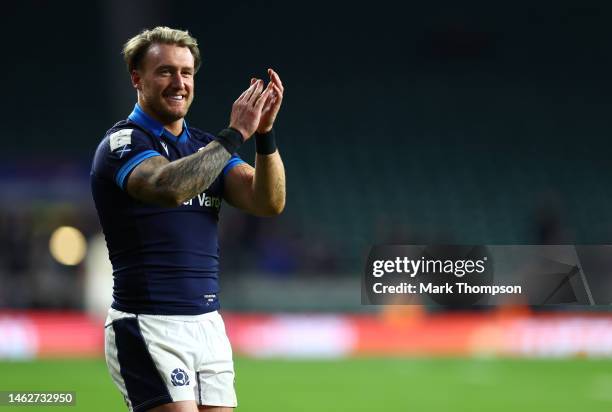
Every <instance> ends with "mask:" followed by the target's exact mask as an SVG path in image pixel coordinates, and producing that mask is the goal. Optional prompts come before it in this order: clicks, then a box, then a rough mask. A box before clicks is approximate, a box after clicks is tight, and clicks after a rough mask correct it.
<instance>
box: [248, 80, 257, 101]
mask: <svg viewBox="0 0 612 412" xmlns="http://www.w3.org/2000/svg"><path fill="white" fill-rule="evenodd" d="M257 86H259V82H258V81H255V83H253V84H252V85H251V86H250V87H249V88H248V89H246V93H245V95H244V100H245V101H247V102H248V101H249V100H251V98H252V96H253V93H255V91H256V90H257Z"/></svg>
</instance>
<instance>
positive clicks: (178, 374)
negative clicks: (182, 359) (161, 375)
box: [170, 368, 189, 386]
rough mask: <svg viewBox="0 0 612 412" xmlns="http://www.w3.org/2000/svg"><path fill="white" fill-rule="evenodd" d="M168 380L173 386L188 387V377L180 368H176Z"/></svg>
mask: <svg viewBox="0 0 612 412" xmlns="http://www.w3.org/2000/svg"><path fill="white" fill-rule="evenodd" d="M170 380H171V381H172V384H173V385H174V386H185V385H189V375H188V374H187V372H185V371H184V370H182V369H181V368H176V369H175V370H173V371H172V373H171V374H170Z"/></svg>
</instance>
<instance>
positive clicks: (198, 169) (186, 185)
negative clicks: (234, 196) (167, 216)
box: [156, 141, 232, 201]
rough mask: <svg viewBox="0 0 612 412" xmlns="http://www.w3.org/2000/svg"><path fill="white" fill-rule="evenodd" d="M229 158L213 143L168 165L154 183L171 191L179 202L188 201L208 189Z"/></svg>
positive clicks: (226, 152) (222, 148) (224, 151)
mask: <svg viewBox="0 0 612 412" xmlns="http://www.w3.org/2000/svg"><path fill="white" fill-rule="evenodd" d="M231 157H232V155H231V154H230V153H229V152H228V151H227V150H226V149H225V148H224V147H223V146H221V145H220V144H219V143H218V142H216V141H213V142H211V143H209V144H208V145H206V147H205V148H204V149H202V150H200V151H199V152H197V153H195V154H193V155H191V156H187V157H184V158H182V159H180V160H176V161H174V162H171V163H168V164H167V165H166V166H165V167H164V169H163V170H162V171H161V172H160V174H159V176H158V179H157V182H156V183H157V184H158V185H159V186H160V187H164V188H168V189H170V190H173V191H174V192H175V193H176V197H177V198H179V199H181V201H186V200H189V199H191V198H193V197H195V196H197V195H198V194H200V193H202V192H203V191H205V190H206V189H208V187H209V186H210V185H211V184H212V182H213V181H214V180H215V179H216V178H217V176H219V173H221V171H222V170H223V167H224V166H225V165H226V163H227V161H228V160H229V159H230V158H231Z"/></svg>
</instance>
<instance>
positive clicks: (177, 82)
mask: <svg viewBox="0 0 612 412" xmlns="http://www.w3.org/2000/svg"><path fill="white" fill-rule="evenodd" d="M194 74H195V68H194V58H193V55H192V54H191V51H190V50H189V49H188V48H187V47H180V46H177V45H173V44H160V43H155V44H153V45H151V47H149V49H148V50H147V52H146V54H145V55H144V57H143V59H142V63H141V65H140V67H139V68H138V69H136V70H133V71H132V84H133V85H134V87H135V88H136V89H137V90H138V103H139V104H140V106H141V107H142V109H143V110H144V111H145V112H146V113H147V114H149V115H151V116H152V117H153V118H155V119H156V120H158V121H159V122H160V123H162V124H163V125H164V126H166V127H167V128H168V129H169V130H170V131H171V132H173V133H174V134H179V133H180V132H181V130H182V119H183V118H184V117H185V116H186V115H187V111H188V110H189V106H191V102H192V101H193V76H194ZM173 129H174V130H173Z"/></svg>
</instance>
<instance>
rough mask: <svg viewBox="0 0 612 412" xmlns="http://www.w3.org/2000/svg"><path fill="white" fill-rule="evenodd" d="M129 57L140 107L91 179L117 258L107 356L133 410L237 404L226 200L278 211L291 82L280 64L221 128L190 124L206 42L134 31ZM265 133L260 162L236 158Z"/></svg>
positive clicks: (114, 135) (97, 161)
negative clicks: (223, 291)
mask: <svg viewBox="0 0 612 412" xmlns="http://www.w3.org/2000/svg"><path fill="white" fill-rule="evenodd" d="M123 54H124V57H125V61H126V63H127V66H128V70H129V72H130V75H131V79H132V85H133V87H134V88H135V89H136V91H137V97H138V103H137V104H136V107H135V108H134V111H133V112H132V113H131V114H130V115H129V117H128V118H127V120H123V121H120V122H119V123H117V124H115V125H114V126H113V127H112V128H111V129H110V130H109V131H108V132H107V133H106V136H105V137H104V139H103V140H102V142H101V143H100V145H99V146H98V149H97V151H96V154H95V157H94V160H93V165H92V172H91V185H92V193H93V197H94V201H95V204H96V208H97V210H98V215H99V217H100V222H101V224H102V228H103V230H104V234H105V237H106V242H107V245H108V250H109V255H110V259H111V262H112V264H113V272H114V273H113V276H114V292H113V298H114V301H113V304H112V307H111V309H110V310H109V316H108V319H107V322H106V326H105V339H106V343H105V348H106V360H107V365H108V368H109V371H110V373H111V376H112V378H113V380H114V382H115V384H116V385H117V386H118V387H119V390H120V391H121V393H122V394H123V396H124V398H125V400H126V403H127V405H128V407H129V409H130V410H132V411H135V412H140V411H146V410H152V411H164V412H166V411H181V412H183V411H197V410H207V411H209V410H210V411H228V410H231V409H233V407H235V406H236V404H237V403H236V395H235V392H234V368H233V362H232V351H231V347H230V345H229V341H228V339H227V336H226V334H225V327H224V325H223V321H222V319H221V317H220V315H219V314H218V313H217V309H218V308H219V301H218V296H217V295H218V292H219V285H218V259H219V255H218V242H217V221H218V214H219V208H220V205H221V199H222V198H223V199H225V200H226V201H227V202H228V203H230V204H231V205H233V206H235V207H238V208H240V209H242V210H244V211H246V212H248V213H252V214H254V215H258V216H270V215H276V214H279V213H280V212H281V211H282V210H283V208H284V204H285V173H284V168H283V163H282V160H281V157H280V155H279V153H278V151H277V150H276V145H275V141H274V132H273V129H272V126H273V124H274V120H275V118H276V115H277V113H278V111H279V109H280V106H281V103H282V99H283V85H282V83H281V80H280V78H279V76H278V74H276V73H275V72H274V71H273V70H272V69H269V70H268V74H269V76H270V81H269V83H268V85H267V86H266V87H264V82H263V81H262V80H259V79H251V85H250V87H249V88H248V89H246V90H245V91H244V93H242V94H241V95H240V97H238V99H237V100H236V101H235V102H234V104H233V106H232V110H231V115H230V123H229V127H228V128H227V129H224V130H222V131H221V132H219V133H218V134H217V135H216V136H213V135H211V134H208V133H204V132H202V131H200V130H198V129H195V128H192V127H188V126H187V123H186V122H185V120H184V118H185V116H186V115H187V111H188V110H189V106H190V105H191V102H192V101H193V97H194V76H195V74H196V72H197V70H198V68H199V66H200V52H199V50H198V47H197V42H196V40H195V39H194V38H192V37H191V36H190V35H189V33H188V32H186V31H180V30H174V29H170V28H167V27H156V28H154V29H152V30H145V31H143V32H142V33H140V34H138V35H137V36H135V37H133V38H132V39H130V40H129V41H128V42H127V43H126V44H125V46H124V50H123ZM252 135H255V140H256V151H257V155H256V159H255V168H253V167H251V166H249V165H248V164H247V163H245V162H243V161H242V160H241V159H240V158H239V157H238V156H237V155H236V154H235V152H236V150H237V149H238V148H239V147H240V146H241V144H242V143H243V142H244V141H246V140H248V139H249V138H250V137H251V136H252Z"/></svg>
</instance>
